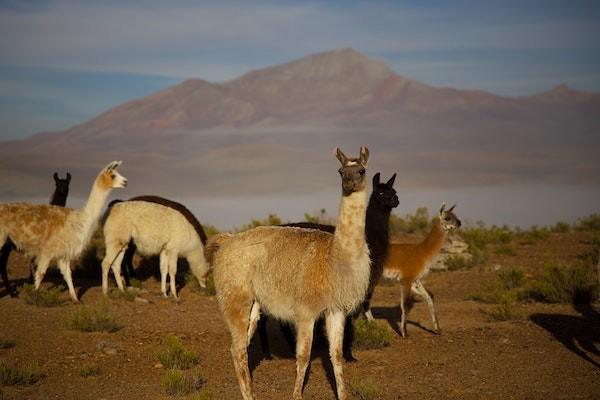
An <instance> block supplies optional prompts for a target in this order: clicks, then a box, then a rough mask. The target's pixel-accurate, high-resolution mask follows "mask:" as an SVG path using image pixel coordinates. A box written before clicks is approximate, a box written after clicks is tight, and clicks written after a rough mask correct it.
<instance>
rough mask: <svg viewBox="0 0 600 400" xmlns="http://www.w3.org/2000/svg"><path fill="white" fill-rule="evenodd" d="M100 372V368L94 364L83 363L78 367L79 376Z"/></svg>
mask: <svg viewBox="0 0 600 400" xmlns="http://www.w3.org/2000/svg"><path fill="white" fill-rule="evenodd" d="M99 374H100V368H99V367H98V366H97V365H96V364H91V363H85V364H83V365H82V366H81V368H80V369H79V376H81V377H83V378H88V377H90V376H96V375H99Z"/></svg>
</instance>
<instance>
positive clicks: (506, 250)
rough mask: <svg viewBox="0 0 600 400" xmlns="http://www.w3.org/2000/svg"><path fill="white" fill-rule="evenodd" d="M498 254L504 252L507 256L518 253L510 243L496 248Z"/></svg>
mask: <svg viewBox="0 0 600 400" xmlns="http://www.w3.org/2000/svg"><path fill="white" fill-rule="evenodd" d="M495 253H496V254H503V255H505V256H516V255H517V253H515V250H514V249H513V248H512V247H511V246H509V245H506V244H505V245H502V246H499V247H497V248H496V250H495Z"/></svg>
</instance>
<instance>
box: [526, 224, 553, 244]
mask: <svg viewBox="0 0 600 400" xmlns="http://www.w3.org/2000/svg"><path fill="white" fill-rule="evenodd" d="M519 236H520V242H521V244H534V243H535V242H537V241H538V240H546V239H548V237H549V236H550V230H549V229H548V228H546V227H542V228H539V227H538V226H537V225H533V226H531V228H529V230H527V231H522V232H521V233H520V234H519Z"/></svg>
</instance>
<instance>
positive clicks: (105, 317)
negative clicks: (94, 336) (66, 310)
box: [68, 306, 120, 332]
mask: <svg viewBox="0 0 600 400" xmlns="http://www.w3.org/2000/svg"><path fill="white" fill-rule="evenodd" d="M68 325H69V327H70V328H71V329H75V330H78V331H83V332H115V331H117V330H118V329H119V328H120V326H119V325H118V324H117V323H116V322H115V317H114V316H113V315H112V314H110V313H109V312H108V311H106V310H103V309H94V308H91V307H88V306H82V307H80V308H79V309H78V310H77V311H75V312H74V313H73V314H71V316H70V317H69V319H68Z"/></svg>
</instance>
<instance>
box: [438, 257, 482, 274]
mask: <svg viewBox="0 0 600 400" xmlns="http://www.w3.org/2000/svg"><path fill="white" fill-rule="evenodd" d="M444 263H445V264H446V268H448V271H457V270H459V269H469V268H472V267H473V266H474V265H475V264H474V263H473V261H472V258H469V257H465V256H462V255H460V254H452V255H450V256H448V257H447V258H446V259H445V260H444Z"/></svg>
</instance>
